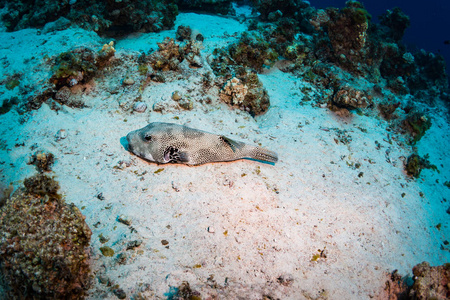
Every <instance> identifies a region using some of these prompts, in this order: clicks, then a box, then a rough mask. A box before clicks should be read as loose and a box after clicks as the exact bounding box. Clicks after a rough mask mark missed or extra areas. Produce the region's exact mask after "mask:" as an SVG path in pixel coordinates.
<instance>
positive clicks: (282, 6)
mask: <svg viewBox="0 0 450 300" xmlns="http://www.w3.org/2000/svg"><path fill="white" fill-rule="evenodd" d="M252 2H253V5H254V6H255V8H256V10H257V11H258V12H259V13H260V14H261V19H262V20H269V17H270V16H274V14H281V15H282V16H284V17H298V13H299V11H300V10H301V9H302V8H306V7H309V3H308V2H307V1H304V0H252Z"/></svg>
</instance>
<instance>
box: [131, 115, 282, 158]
mask: <svg viewBox="0 0 450 300" xmlns="http://www.w3.org/2000/svg"><path fill="white" fill-rule="evenodd" d="M127 141H128V150H129V151H130V152H132V153H134V154H136V155H137V156H139V157H141V158H144V159H146V160H148V161H151V162H156V163H158V164H166V163H180V164H187V165H201V164H205V163H212V162H225V161H233V160H238V159H252V160H258V161H262V162H268V163H276V162H277V161H278V155H277V154H276V153H275V152H273V151H270V150H267V149H264V148H261V147H258V146H253V145H249V144H246V143H243V142H239V141H235V140H232V139H230V138H228V137H225V136H223V135H217V134H213V133H209V132H206V131H202V130H197V129H194V128H190V127H187V126H183V125H178V124H173V123H162V122H153V123H150V124H148V125H147V126H145V127H143V128H141V129H138V130H134V131H131V132H130V133H128V135H127Z"/></svg>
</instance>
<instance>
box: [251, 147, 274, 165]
mask: <svg viewBox="0 0 450 300" xmlns="http://www.w3.org/2000/svg"><path fill="white" fill-rule="evenodd" d="M249 158H251V159H256V160H260V161H266V162H270V163H276V162H277V161H278V154H277V153H276V152H273V151H270V150H268V149H265V148H260V147H255V148H253V149H252V150H251V151H250V155H249Z"/></svg>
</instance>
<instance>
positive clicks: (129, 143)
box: [127, 134, 134, 153]
mask: <svg viewBox="0 0 450 300" xmlns="http://www.w3.org/2000/svg"><path fill="white" fill-rule="evenodd" d="M127 150H128V151H130V152H133V153H134V151H133V146H131V137H130V134H127Z"/></svg>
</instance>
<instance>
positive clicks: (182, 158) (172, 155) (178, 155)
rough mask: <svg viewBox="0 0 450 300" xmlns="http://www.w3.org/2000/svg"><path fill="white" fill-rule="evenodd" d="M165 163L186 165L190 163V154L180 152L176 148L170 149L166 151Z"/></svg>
mask: <svg viewBox="0 0 450 300" xmlns="http://www.w3.org/2000/svg"><path fill="white" fill-rule="evenodd" d="M164 162H165V163H168V162H172V163H186V162H189V154H188V153H187V152H184V151H180V150H179V149H178V148H175V147H168V148H167V149H166V150H165V151H164Z"/></svg>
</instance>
